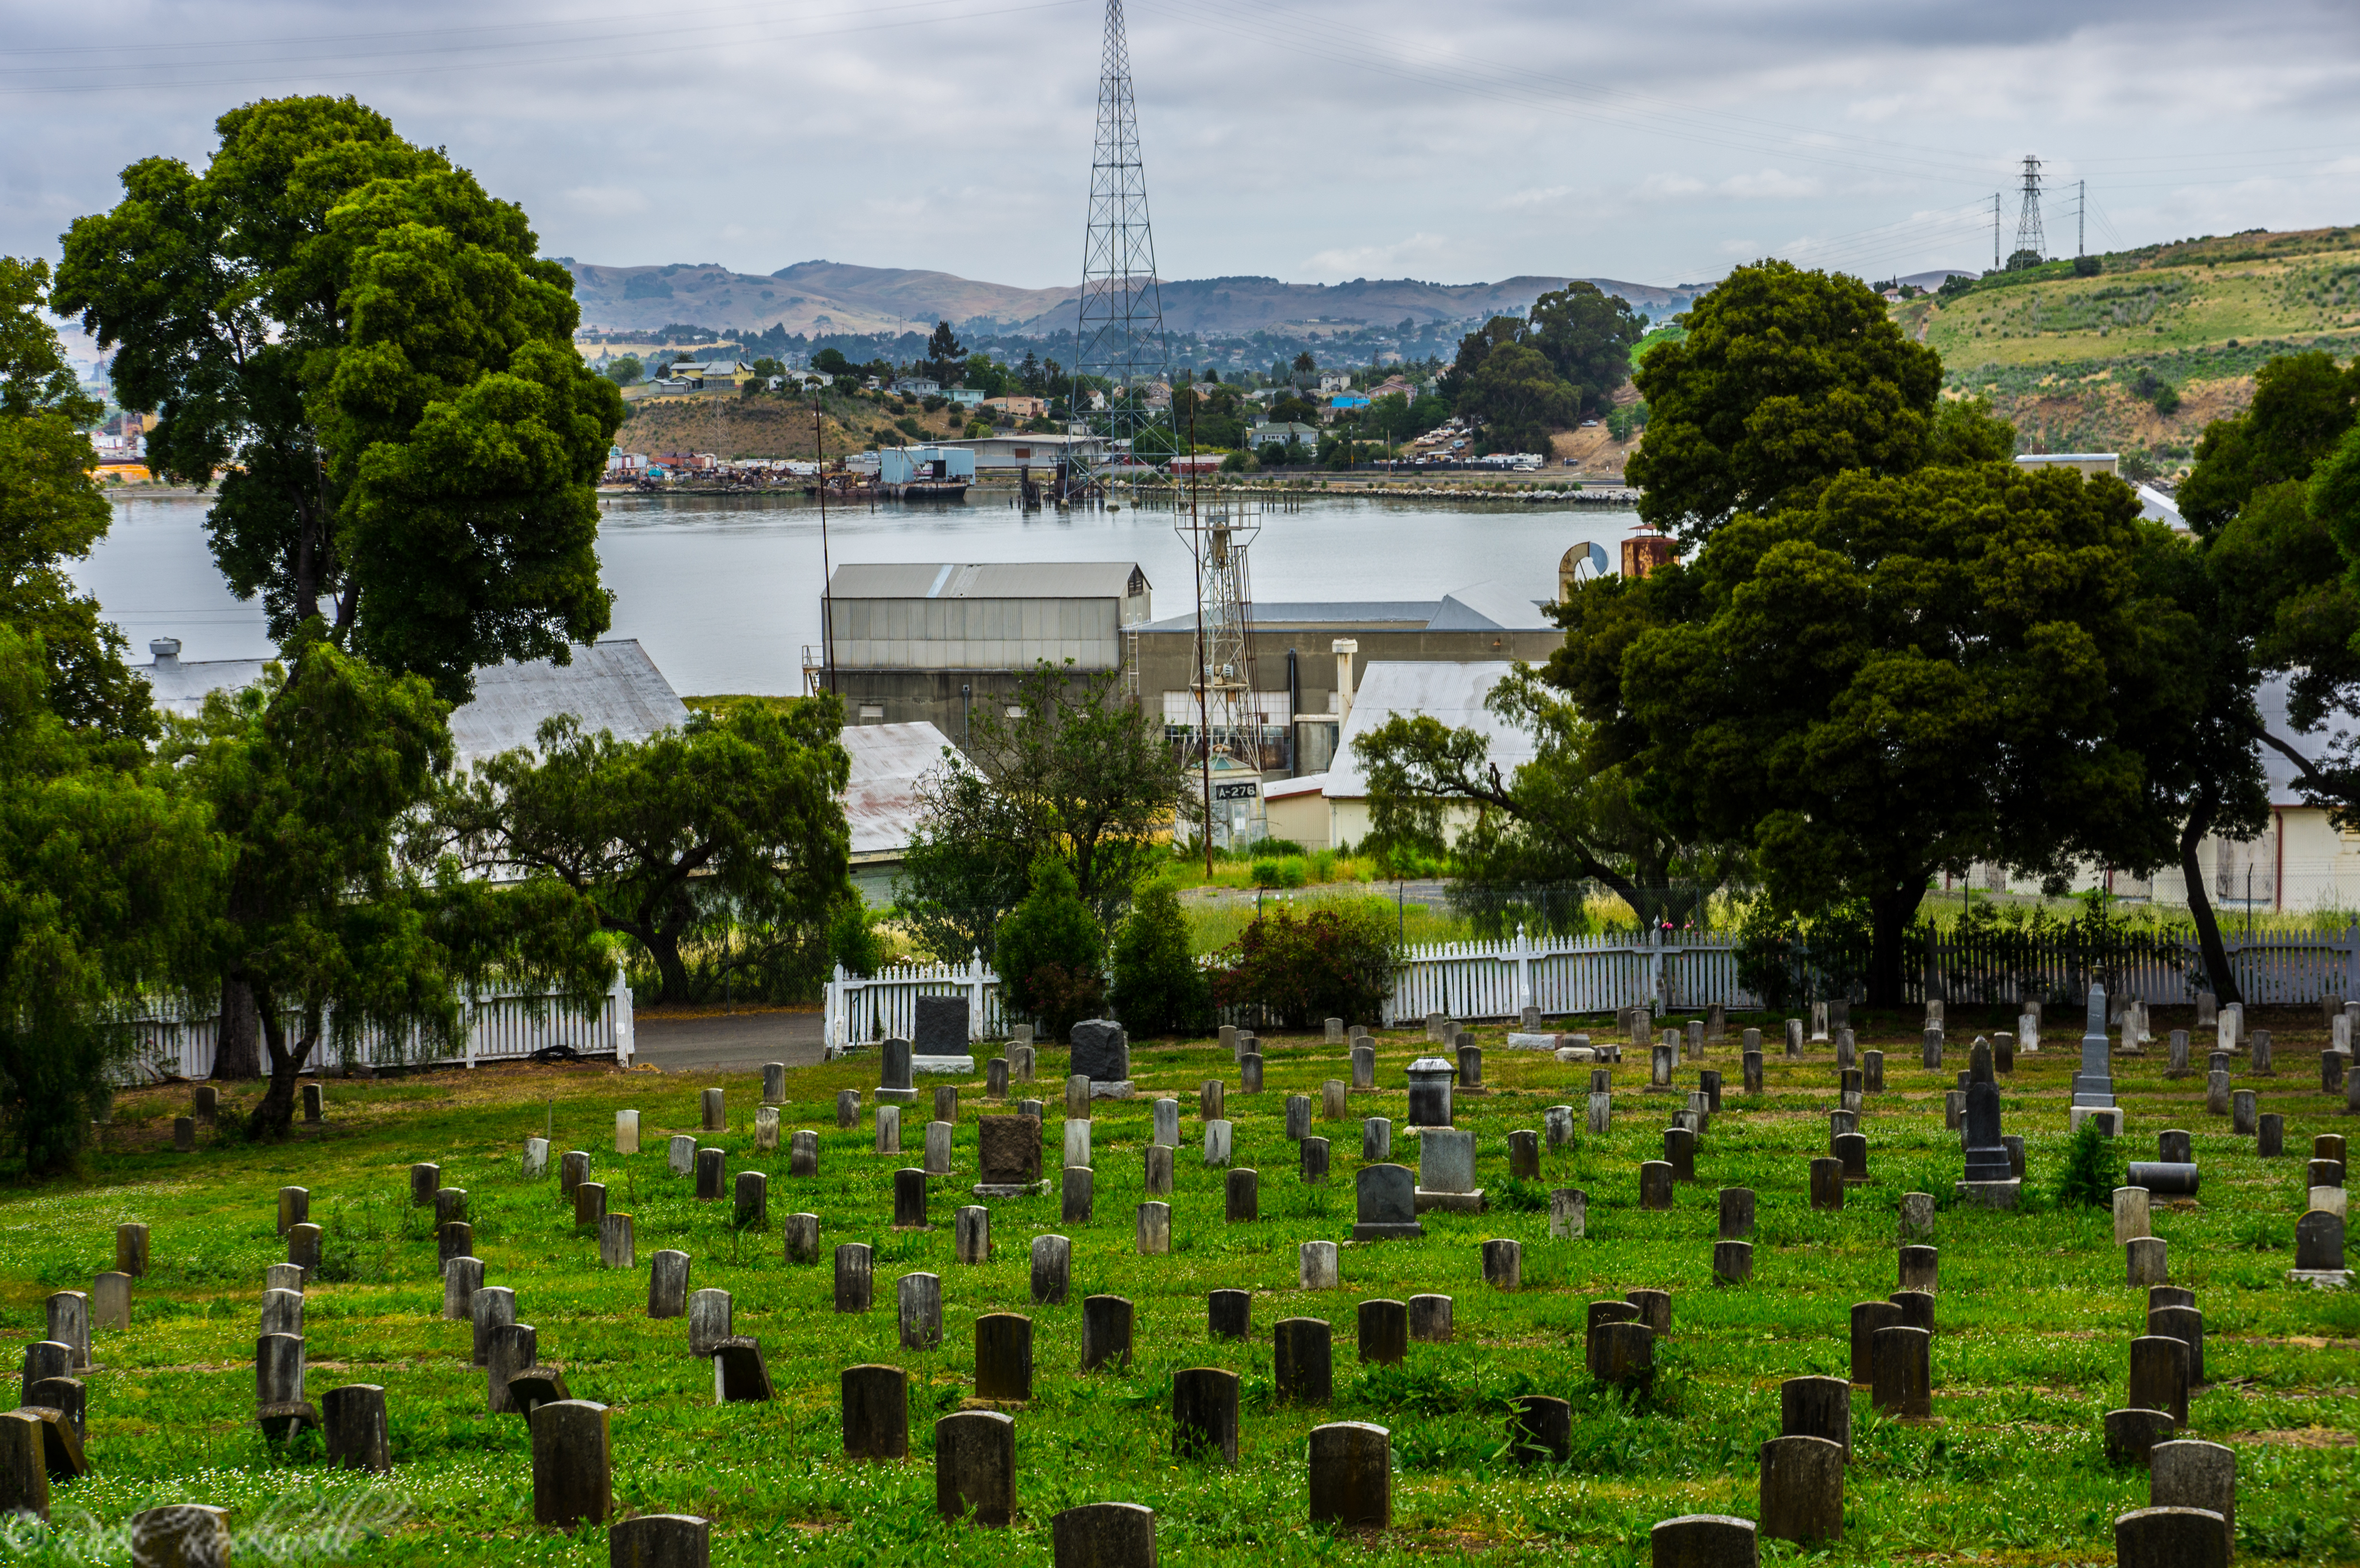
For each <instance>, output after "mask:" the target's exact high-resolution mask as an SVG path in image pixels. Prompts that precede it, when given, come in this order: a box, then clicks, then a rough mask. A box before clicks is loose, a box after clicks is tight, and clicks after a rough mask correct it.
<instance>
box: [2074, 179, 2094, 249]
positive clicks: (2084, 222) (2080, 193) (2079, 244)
mask: <svg viewBox="0 0 2360 1568" xmlns="http://www.w3.org/2000/svg"><path fill="white" fill-rule="evenodd" d="M2089 254H2090V182H2089V181H2088V180H2077V181H2076V182H2075V195H2074V198H2073V255H2074V256H2075V257H2076V258H2077V259H2078V258H2080V257H2081V256H2087V255H2089Z"/></svg>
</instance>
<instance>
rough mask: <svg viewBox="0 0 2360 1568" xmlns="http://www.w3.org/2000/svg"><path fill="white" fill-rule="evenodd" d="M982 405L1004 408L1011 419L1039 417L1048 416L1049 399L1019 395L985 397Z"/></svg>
mask: <svg viewBox="0 0 2360 1568" xmlns="http://www.w3.org/2000/svg"><path fill="white" fill-rule="evenodd" d="M983 406H984V407H985V408H1005V409H1007V410H1008V413H1009V416H1010V417H1011V419H1046V418H1048V415H1049V399H1047V398H1046V397H1021V396H1020V397H986V398H985V399H984V400H983Z"/></svg>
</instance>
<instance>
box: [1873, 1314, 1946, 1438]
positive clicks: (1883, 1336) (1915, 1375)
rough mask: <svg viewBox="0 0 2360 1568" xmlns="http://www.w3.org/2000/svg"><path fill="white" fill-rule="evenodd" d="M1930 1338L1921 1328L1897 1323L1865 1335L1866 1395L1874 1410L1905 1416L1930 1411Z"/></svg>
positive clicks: (1920, 1414) (1931, 1403) (1917, 1415)
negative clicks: (1867, 1367) (1866, 1347)
mask: <svg viewBox="0 0 2360 1568" xmlns="http://www.w3.org/2000/svg"><path fill="white" fill-rule="evenodd" d="M1933 1342H1934V1336H1933V1335H1932V1334H1928V1333H1927V1332H1926V1331H1925V1330H1924V1329H1922V1328H1908V1327H1905V1326H1901V1325H1897V1324H1896V1326H1894V1327H1891V1328H1880V1329H1878V1330H1876V1331H1875V1332H1874V1334H1871V1335H1870V1336H1869V1350H1868V1354H1869V1387H1870V1395H1869V1397H1870V1399H1871V1402H1873V1403H1874V1405H1875V1406H1876V1408H1877V1409H1878V1410H1883V1411H1885V1413H1886V1414H1887V1415H1891V1416H1901V1417H1905V1418H1906V1417H1913V1416H1916V1417H1924V1416H1930V1415H1932V1414H1933V1413H1934V1404H1933V1388H1932V1381H1933V1379H1932V1371H1931V1368H1932V1349H1933Z"/></svg>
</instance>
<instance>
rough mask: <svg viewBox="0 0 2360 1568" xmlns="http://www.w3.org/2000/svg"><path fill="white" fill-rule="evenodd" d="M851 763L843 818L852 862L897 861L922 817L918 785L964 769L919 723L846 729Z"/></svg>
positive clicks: (939, 735)
mask: <svg viewBox="0 0 2360 1568" xmlns="http://www.w3.org/2000/svg"><path fill="white" fill-rule="evenodd" d="M844 749H845V751H846V752H847V754H849V756H850V757H851V758H852V778H851V781H850V782H849V783H847V785H846V786H845V790H844V816H845V821H846V822H847V824H848V825H849V826H850V827H851V829H852V858H853V859H855V860H899V859H900V858H901V855H902V852H903V851H905V850H907V849H908V848H909V847H910V840H911V838H912V836H913V835H914V834H915V833H916V831H917V826H918V818H919V815H920V810H919V804H918V782H919V780H920V779H923V778H924V777H925V776H926V775H927V774H929V773H932V772H934V770H935V769H937V768H958V767H962V766H964V763H963V761H962V759H961V758H960V757H959V755H958V753H957V751H956V750H955V749H954V748H953V747H952V746H951V743H950V737H949V736H948V735H944V734H943V732H942V731H940V730H938V729H936V728H935V727H934V725H933V724H927V723H925V722H924V721H923V720H921V721H919V722H918V723H916V724H847V725H846V726H845V727H844Z"/></svg>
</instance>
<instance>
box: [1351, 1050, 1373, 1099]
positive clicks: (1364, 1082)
mask: <svg viewBox="0 0 2360 1568" xmlns="http://www.w3.org/2000/svg"><path fill="white" fill-rule="evenodd" d="M1376 1086H1377V1048H1376V1047H1375V1046H1373V1045H1356V1046H1354V1047H1353V1048H1352V1087H1353V1088H1355V1089H1358V1090H1362V1091H1366V1090H1371V1089H1374V1088H1375V1087H1376Z"/></svg>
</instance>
